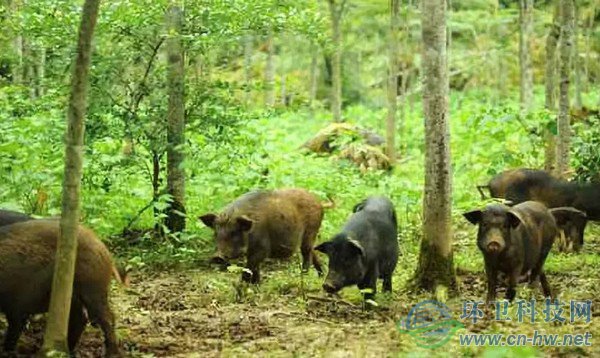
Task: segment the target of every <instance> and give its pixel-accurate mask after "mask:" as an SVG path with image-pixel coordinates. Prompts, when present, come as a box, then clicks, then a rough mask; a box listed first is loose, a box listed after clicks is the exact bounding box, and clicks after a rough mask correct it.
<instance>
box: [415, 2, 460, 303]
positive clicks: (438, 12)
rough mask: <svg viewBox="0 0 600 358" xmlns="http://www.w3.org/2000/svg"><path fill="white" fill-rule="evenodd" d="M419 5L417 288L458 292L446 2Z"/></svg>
mask: <svg viewBox="0 0 600 358" xmlns="http://www.w3.org/2000/svg"><path fill="white" fill-rule="evenodd" d="M421 7H422V9H421V24H422V25H421V27H422V39H423V57H422V58H423V62H422V68H423V91H422V93H423V114H424V117H425V188H424V190H425V193H424V199H423V218H424V220H423V239H422V242H421V254H420V257H419V265H418V268H417V272H416V279H417V284H418V286H419V287H421V288H423V289H426V290H430V291H436V292H438V290H439V289H443V288H450V289H452V290H455V289H456V277H455V272H454V265H453V259H452V232H451V194H452V183H451V180H452V171H451V159H450V131H449V119H448V114H449V113H448V86H449V85H448V61H447V52H446V51H447V48H446V41H447V37H446V0H423V1H422V2H421Z"/></svg>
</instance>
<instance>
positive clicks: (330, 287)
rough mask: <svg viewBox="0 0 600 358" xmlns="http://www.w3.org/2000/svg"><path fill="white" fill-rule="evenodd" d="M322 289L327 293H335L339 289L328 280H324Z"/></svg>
mask: <svg viewBox="0 0 600 358" xmlns="http://www.w3.org/2000/svg"><path fill="white" fill-rule="evenodd" d="M323 290H325V292H327V293H336V292H337V291H339V288H337V287H335V286H334V285H333V284H332V283H330V282H325V283H324V284H323Z"/></svg>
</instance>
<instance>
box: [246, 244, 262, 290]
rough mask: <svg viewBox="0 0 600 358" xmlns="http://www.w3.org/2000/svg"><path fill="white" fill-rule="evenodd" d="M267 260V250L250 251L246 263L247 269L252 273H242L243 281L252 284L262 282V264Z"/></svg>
mask: <svg viewBox="0 0 600 358" xmlns="http://www.w3.org/2000/svg"><path fill="white" fill-rule="evenodd" d="M266 258H267V250H266V249H265V248H259V249H257V250H250V249H249V250H248V258H247V261H246V268H247V269H248V270H250V272H247V271H244V272H242V280H243V281H245V282H250V283H255V284H256V283H259V282H260V270H259V266H260V263H261V262H263V261H264V260H265V259H266Z"/></svg>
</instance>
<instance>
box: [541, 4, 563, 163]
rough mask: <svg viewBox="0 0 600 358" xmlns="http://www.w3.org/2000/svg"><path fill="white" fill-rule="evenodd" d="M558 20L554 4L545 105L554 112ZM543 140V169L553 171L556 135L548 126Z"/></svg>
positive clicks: (547, 39) (548, 45)
mask: <svg viewBox="0 0 600 358" xmlns="http://www.w3.org/2000/svg"><path fill="white" fill-rule="evenodd" d="M559 21H560V19H559V13H558V5H556V6H554V16H553V19H552V24H551V26H550V31H549V32H548V36H547V37H546V67H545V69H546V71H545V72H546V73H545V76H544V77H545V85H546V86H545V92H546V93H545V107H546V109H547V110H548V111H550V112H556V64H557V61H556V45H557V44H558V38H559V36H560V24H559V23H558V22H559ZM544 141H545V152H544V170H546V171H549V172H552V173H553V172H554V171H555V169H556V135H555V134H554V133H552V131H550V128H548V126H546V127H545V129H544Z"/></svg>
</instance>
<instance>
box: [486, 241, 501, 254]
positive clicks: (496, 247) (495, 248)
mask: <svg viewBox="0 0 600 358" xmlns="http://www.w3.org/2000/svg"><path fill="white" fill-rule="evenodd" d="M500 248H501V247H500V243H498V242H496V241H493V242H490V243H489V244H488V245H487V251H488V252H489V253H492V254H495V253H498V252H499V251H500Z"/></svg>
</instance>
